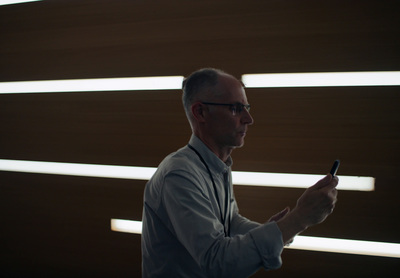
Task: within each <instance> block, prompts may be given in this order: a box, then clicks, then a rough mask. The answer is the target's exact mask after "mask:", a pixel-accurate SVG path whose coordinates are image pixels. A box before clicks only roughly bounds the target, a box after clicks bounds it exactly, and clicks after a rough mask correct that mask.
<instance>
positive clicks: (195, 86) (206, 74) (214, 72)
mask: <svg viewBox="0 0 400 278" xmlns="http://www.w3.org/2000/svg"><path fill="white" fill-rule="evenodd" d="M221 74H225V72H224V71H222V70H219V69H214V68H203V69H200V70H197V71H195V72H193V73H192V74H190V75H189V76H188V77H187V78H185V79H184V80H183V83H182V90H183V95H182V102H183V107H184V109H185V112H186V116H187V117H188V119H189V121H190V120H191V112H190V107H191V106H192V104H193V103H194V102H196V101H199V100H200V98H201V97H202V96H204V95H205V94H206V93H207V92H211V93H216V92H215V91H213V90H214V88H215V87H216V86H217V84H218V78H219V76H220V75H221Z"/></svg>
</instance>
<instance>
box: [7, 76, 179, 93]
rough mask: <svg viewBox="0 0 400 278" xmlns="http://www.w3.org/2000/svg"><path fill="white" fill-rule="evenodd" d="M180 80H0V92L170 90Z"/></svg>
mask: <svg viewBox="0 0 400 278" xmlns="http://www.w3.org/2000/svg"><path fill="white" fill-rule="evenodd" d="M182 81H183V76H159V77H123V78H95V79H70V80H43V81H18V82H0V94H18V93H60V92H94V91H133V90H172V89H181V88H182Z"/></svg>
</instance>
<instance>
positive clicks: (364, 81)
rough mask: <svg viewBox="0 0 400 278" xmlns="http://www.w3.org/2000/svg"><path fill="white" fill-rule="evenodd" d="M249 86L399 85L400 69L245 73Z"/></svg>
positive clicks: (244, 79) (244, 80) (246, 82)
mask: <svg viewBox="0 0 400 278" xmlns="http://www.w3.org/2000/svg"><path fill="white" fill-rule="evenodd" d="M242 81H243V83H244V84H245V85H246V87H247V88H273V87H335V86H399V85H400V71H365V72H315V73H267V74H244V75H242Z"/></svg>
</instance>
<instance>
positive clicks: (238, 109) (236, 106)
mask: <svg viewBox="0 0 400 278" xmlns="http://www.w3.org/2000/svg"><path fill="white" fill-rule="evenodd" d="M201 103H202V104H205V105H220V106H230V108H231V110H232V113H233V115H238V114H240V113H242V111H243V110H244V109H246V111H247V112H249V111H250V104H243V103H239V102H238V103H217V102H205V101H202V102H201Z"/></svg>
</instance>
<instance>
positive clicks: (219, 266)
mask: <svg viewBox="0 0 400 278" xmlns="http://www.w3.org/2000/svg"><path fill="white" fill-rule="evenodd" d="M161 195H162V198H161V204H160V208H161V209H162V210H164V209H165V213H166V214H167V215H166V216H167V217H166V220H165V221H166V222H167V223H165V224H166V226H167V227H169V229H170V231H171V233H172V234H174V235H175V236H176V238H177V239H178V241H179V242H180V243H181V244H182V245H183V246H184V248H185V249H187V251H188V252H189V253H190V254H191V256H192V257H193V258H194V260H195V261H196V262H197V264H198V265H199V266H200V267H201V268H202V269H203V270H204V271H205V272H206V273H207V275H208V277H247V276H250V275H251V274H253V273H255V272H256V271H257V270H258V269H259V268H260V267H261V266H263V267H264V268H266V269H272V268H278V267H280V265H281V258H280V254H281V252H282V250H283V242H282V235H281V233H280V231H279V228H278V227H277V225H276V224H275V223H267V224H264V225H260V226H258V227H256V228H254V229H252V230H251V231H250V232H248V233H245V234H242V235H236V236H234V237H225V234H224V227H223V225H222V224H221V222H220V220H219V219H218V217H217V216H216V214H215V213H214V211H213V205H212V202H211V201H210V198H209V196H208V194H207V192H206V191H205V190H204V188H202V186H201V182H200V181H196V180H193V175H192V174H190V173H186V172H184V171H180V172H179V173H173V174H168V175H167V176H166V177H165V178H164V184H163V190H162V194H161Z"/></svg>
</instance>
